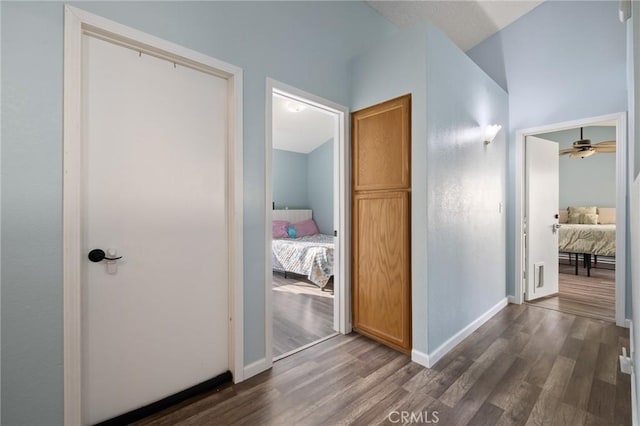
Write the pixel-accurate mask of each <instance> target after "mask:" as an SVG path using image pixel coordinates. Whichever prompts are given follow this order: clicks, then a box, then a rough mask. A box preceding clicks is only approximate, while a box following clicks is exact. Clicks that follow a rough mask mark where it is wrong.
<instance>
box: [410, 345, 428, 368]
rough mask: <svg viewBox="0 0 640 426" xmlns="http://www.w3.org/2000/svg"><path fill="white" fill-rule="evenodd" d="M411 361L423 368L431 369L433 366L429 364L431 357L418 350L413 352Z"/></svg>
mask: <svg viewBox="0 0 640 426" xmlns="http://www.w3.org/2000/svg"><path fill="white" fill-rule="evenodd" d="M411 361H413V362H415V363H417V364H420V365H421V366H423V367H427V368H431V364H430V363H429V355H427V354H425V353H424V352H420V351H419V350H417V349H412V350H411Z"/></svg>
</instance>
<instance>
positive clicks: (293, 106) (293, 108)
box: [287, 101, 307, 112]
mask: <svg viewBox="0 0 640 426" xmlns="http://www.w3.org/2000/svg"><path fill="white" fill-rule="evenodd" d="M306 108H307V107H306V105H304V104H302V103H300V102H294V101H289V102H287V110H289V111H290V112H300V111H304V110H305V109H306Z"/></svg>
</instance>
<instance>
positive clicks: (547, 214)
mask: <svg viewBox="0 0 640 426" xmlns="http://www.w3.org/2000/svg"><path fill="white" fill-rule="evenodd" d="M558 164H559V148H558V143H556V142H552V141H548V140H546V139H541V138H537V137H534V136H527V140H526V182H527V184H526V185H527V188H526V192H527V198H526V203H527V207H526V228H525V229H526V231H525V232H526V251H525V252H526V254H525V256H526V263H525V265H526V283H527V285H526V293H525V299H526V300H533V299H538V298H540V297H544V296H548V295H550V294H554V293H557V292H558V208H559V207H558V204H559V192H560V179H559V169H558Z"/></svg>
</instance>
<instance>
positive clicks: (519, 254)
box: [513, 112, 628, 327]
mask: <svg viewBox="0 0 640 426" xmlns="http://www.w3.org/2000/svg"><path fill="white" fill-rule="evenodd" d="M610 121H615V123H616V141H617V142H616V286H615V287H616V288H615V290H616V304H615V306H616V316H615V318H616V324H617V325H618V326H620V327H624V326H625V319H626V312H625V310H626V305H625V300H626V285H627V277H626V261H627V258H626V254H627V243H626V235H627V221H626V219H627V198H628V197H627V194H628V190H627V188H628V184H627V180H628V173H627V148H628V143H627V113H626V112H620V113H615V114H608V115H602V116H598V117H591V118H584V119H580V120H573V121H565V122H563V123H556V124H549V125H544V126H539V127H534V128H530V129H523V130H517V131H516V139H515V164H516V166H515V214H514V217H515V220H514V222H515V229H514V232H515V234H514V239H515V256H514V263H515V264H514V276H513V279H514V292H515V296H514V303H518V304H520V303H523V302H524V284H523V281H524V278H523V272H524V265H523V255H524V250H523V240H524V239H523V232H524V231H523V217H524V216H523V215H524V206H525V199H524V198H525V197H524V177H525V176H524V164H525V163H524V161H525V156H524V151H525V150H524V144H525V138H526V137H527V136H532V135H536V134H540V133H548V132H555V131H561V130H567V129H574V128H577V127H584V126H590V125H596V124H598V123H602V122H610Z"/></svg>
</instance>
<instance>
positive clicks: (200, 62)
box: [63, 5, 244, 425]
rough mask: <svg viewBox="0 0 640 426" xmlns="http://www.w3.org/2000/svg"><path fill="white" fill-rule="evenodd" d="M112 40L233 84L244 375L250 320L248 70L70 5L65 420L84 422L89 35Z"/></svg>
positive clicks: (235, 272)
mask: <svg viewBox="0 0 640 426" xmlns="http://www.w3.org/2000/svg"><path fill="white" fill-rule="evenodd" d="M83 34H91V35H92V36H95V37H100V38H103V39H106V40H109V41H111V42H114V43H117V44H120V45H123V46H126V47H132V48H135V49H136V50H140V51H144V52H146V53H148V54H150V55H154V56H158V57H161V58H166V59H170V60H172V61H174V62H176V63H180V64H182V65H185V66H187V67H191V68H194V69H198V70H200V71H203V72H208V73H211V74H214V75H217V76H219V77H221V78H224V79H226V80H227V82H228V89H229V103H228V114H229V128H228V135H229V141H228V149H227V152H228V158H227V164H228V170H229V171H228V179H227V180H228V199H227V204H228V212H227V213H228V218H229V224H228V232H229V312H230V315H229V369H230V370H231V372H232V374H233V378H234V381H236V382H239V381H242V380H243V379H244V346H243V345H244V337H243V333H244V328H243V327H244V325H243V318H244V313H243V306H244V302H243V193H242V192H243V170H242V165H243V151H242V146H243V134H242V129H243V127H242V117H243V113H242V111H243V109H242V84H243V74H242V69H241V68H239V67H236V66H234V65H231V64H228V63H225V62H222V61H219V60H217V59H214V58H211V57H209V56H206V55H204V54H202V53H199V52H196V51H193V50H190V49H187V48H185V47H182V46H179V45H177V44H174V43H171V42H168V41H166V40H162V39H160V38H157V37H155V36H152V35H149V34H146V33H143V32H141V31H138V30H135V29H133V28H129V27H126V26H124V25H121V24H119V23H117V22H113V21H110V20H108V19H105V18H102V17H100V16H97V15H93V14H91V13H88V12H85V11H83V10H81V9H78V8H75V7H72V6H68V5H66V6H65V22H64V124H63V139H64V157H63V161H64V177H63V188H64V190H63V303H64V317H63V329H64V373H63V374H64V423H65V424H66V425H79V424H82V422H83V418H84V417H83V406H82V405H83V404H82V383H83V380H82V364H83V363H82V294H81V288H82V286H81V274H80V271H81V259H82V258H83V257H84V256H83V255H82V254H81V235H82V234H81V220H80V219H81V214H82V209H81V192H80V188H81V172H82V164H81V155H80V153H81V146H82V138H81V135H82V119H81V116H82V93H81V90H82V88H81V82H82V36H83Z"/></svg>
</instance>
